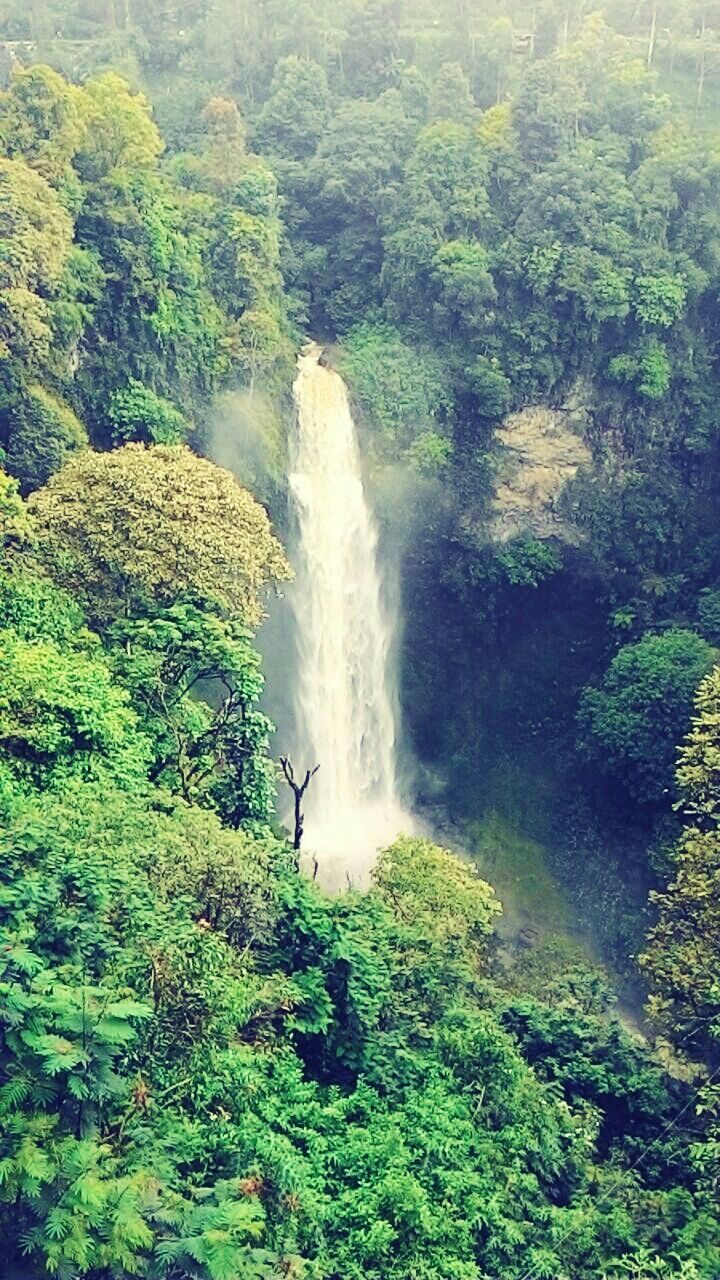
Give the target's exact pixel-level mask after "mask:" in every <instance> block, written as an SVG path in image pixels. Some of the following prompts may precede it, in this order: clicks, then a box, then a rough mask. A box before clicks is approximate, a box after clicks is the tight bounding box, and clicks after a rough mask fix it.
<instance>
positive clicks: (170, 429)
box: [108, 379, 188, 444]
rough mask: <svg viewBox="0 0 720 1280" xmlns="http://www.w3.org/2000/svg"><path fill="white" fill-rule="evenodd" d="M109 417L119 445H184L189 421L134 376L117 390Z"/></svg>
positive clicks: (113, 396)
mask: <svg viewBox="0 0 720 1280" xmlns="http://www.w3.org/2000/svg"><path fill="white" fill-rule="evenodd" d="M108 417H109V419H110V421H111V423H112V426H113V437H114V442H115V444H126V443H127V442H128V441H131V440H134V441H139V442H140V443H141V444H180V443H181V442H182V441H183V440H184V439H185V437H186V435H187V432H188V424H187V422H186V421H185V419H184V417H183V415H182V414H181V413H180V410H179V409H176V408H175V405H174V404H171V402H170V401H169V400H165V399H163V397H162V396H158V395H156V394H155V392H154V391H152V390H151V389H150V387H144V386H143V384H142V383H141V382H136V381H135V380H134V379H131V381H130V382H129V383H128V385H127V386H126V387H122V388H118V390H117V391H115V392H113V395H112V398H111V400H110V408H109V410H108Z"/></svg>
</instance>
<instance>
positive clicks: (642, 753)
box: [580, 631, 716, 801]
mask: <svg viewBox="0 0 720 1280" xmlns="http://www.w3.org/2000/svg"><path fill="white" fill-rule="evenodd" d="M715 659H716V651H715V650H714V649H712V648H711V647H710V645H709V644H707V642H706V641H705V640H703V639H701V637H700V636H698V635H696V634H695V633H694V632H692V631H667V632H665V633H664V634H663V635H647V636H645V637H644V638H643V639H642V640H640V641H639V642H638V643H637V644H634V645H625V646H624V648H622V649H621V650H620V651H619V653H618V654H617V655H616V656H615V658H613V661H612V662H611V664H610V667H609V668H608V671H607V674H606V676H605V678H604V680H603V683H602V685H601V686H600V688H598V689H586V690H585V692H584V694H583V697H582V700H581V703H580V729H581V733H582V735H583V737H582V742H583V747H584V750H585V751H586V752H587V754H588V756H589V757H590V758H591V759H592V760H593V761H594V762H595V763H596V764H597V765H598V766H599V767H600V768H601V769H602V770H604V771H605V772H608V773H610V774H613V775H615V776H616V777H618V778H619V779H620V780H621V781H622V782H623V783H624V784H625V786H627V788H628V789H629V791H630V792H631V793H632V794H633V795H634V796H635V797H636V798H637V799H639V800H645V801H647V800H649V801H658V800H660V799H662V797H663V796H664V795H666V794H667V793H668V792H669V791H670V790H671V788H672V784H673V773H674V762H675V749H676V746H677V744H678V743H679V742H681V741H682V739H683V738H684V736H685V734H686V733H687V731H688V729H689V727H690V713H691V710H692V704H693V698H694V696H695V693H696V691H697V688H698V685H699V684H700V681H701V680H702V678H703V676H705V675H707V673H708V671H709V670H710V668H711V667H712V665H713V663H714V662H715Z"/></svg>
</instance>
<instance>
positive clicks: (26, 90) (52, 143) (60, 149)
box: [0, 66, 82, 194]
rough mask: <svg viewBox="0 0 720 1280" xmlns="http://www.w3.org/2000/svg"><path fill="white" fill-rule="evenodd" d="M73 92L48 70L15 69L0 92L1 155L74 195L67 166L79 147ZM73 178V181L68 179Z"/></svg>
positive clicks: (40, 68)
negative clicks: (16, 160)
mask: <svg viewBox="0 0 720 1280" xmlns="http://www.w3.org/2000/svg"><path fill="white" fill-rule="evenodd" d="M79 97H80V95H79V93H78V90H77V89H75V88H73V87H72V86H71V85H69V84H68V83H67V81H65V80H63V78H62V76H60V75H58V73H57V72H56V71H53V70H52V69H51V68H50V67H45V66H34V67H24V68H16V70H15V73H14V75H13V77H12V80H11V82H10V88H9V89H8V90H7V91H6V92H5V93H3V94H0V138H1V139H2V143H3V151H4V153H5V155H7V156H9V157H11V158H13V159H14V158H22V159H23V160H24V161H25V163H26V164H28V165H30V167H31V168H32V169H35V170H36V172H37V173H39V174H41V175H42V177H43V178H45V179H46V180H47V181H48V182H49V183H50V184H51V185H53V186H60V187H63V188H65V189H66V191H68V192H72V193H73V194H75V190H76V188H77V179H76V178H74V175H73V173H72V169H71V162H72V159H73V157H74V155H75V152H76V151H77V148H78V146H79V144H80V140H81V136H82V126H81V120H80V112H79V106H78V103H79ZM73 179H74V181H73Z"/></svg>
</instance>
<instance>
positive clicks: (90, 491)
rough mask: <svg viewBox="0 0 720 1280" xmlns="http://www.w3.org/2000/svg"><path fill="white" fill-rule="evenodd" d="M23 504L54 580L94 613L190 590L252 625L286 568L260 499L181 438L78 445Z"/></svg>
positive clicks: (286, 573)
mask: <svg viewBox="0 0 720 1280" xmlns="http://www.w3.org/2000/svg"><path fill="white" fill-rule="evenodd" d="M30 510H31V512H32V513H33V515H34V517H35V519H36V520H37V524H38V530H39V536H40V555H41V557H42V559H43V560H44V562H45V563H46V564H47V565H48V567H49V568H50V569H51V571H52V573H53V576H54V577H55V579H56V581H57V582H58V583H59V584H60V585H61V586H64V587H66V588H68V589H70V590H72V591H73V592H75V593H76V594H77V596H78V597H79V598H80V599H82V600H84V601H85V602H87V604H88V607H89V609H90V612H91V615H93V616H98V617H100V618H102V617H113V616H116V615H117V614H120V613H122V612H123V611H124V610H125V609H126V608H127V607H128V606H129V605H131V604H132V602H133V601H135V602H140V603H142V602H143V601H145V600H150V599H156V600H161V601H167V602H171V601H172V600H174V599H175V598H176V597H177V596H178V595H180V594H188V595H191V596H195V597H196V598H199V599H201V600H202V599H209V600H213V601H215V602H216V603H217V604H219V605H221V606H222V607H223V608H225V609H229V610H232V611H234V612H236V613H238V614H239V615H240V616H241V617H242V618H243V620H244V621H245V622H246V624H247V625H248V626H253V625H255V624H257V622H259V620H260V618H261V617H262V605H261V596H262V592H263V590H264V588H265V587H266V586H268V585H270V584H271V583H273V582H281V581H283V580H285V579H286V578H287V577H288V576H289V569H288V566H287V562H286V560H285V557H284V555H283V552H282V549H281V547H280V544H279V542H278V541H277V539H276V538H275V537H274V536H273V534H272V533H271V531H270V524H269V521H268V518H267V516H266V514H265V512H264V511H263V509H262V508H261V507H260V506H258V504H257V503H256V502H255V501H254V500H253V499H252V498H251V497H250V495H249V494H248V493H246V492H245V491H244V490H242V489H241V488H240V487H239V486H238V485H237V484H236V482H235V481H234V479H233V478H232V476H231V475H230V474H229V473H228V472H226V471H222V470H221V469H220V468H219V467H216V466H214V465H213V464H212V463H211V462H206V461H205V460H203V459H201V458H197V457H195V456H194V455H193V454H191V453H190V451H189V450H188V449H186V448H184V447H181V446H174V447H171V446H167V445H155V446H152V447H150V448H147V447H145V446H144V445H141V444H129V445H125V446H124V447H123V448H122V449H117V450H116V451H115V452H113V453H110V454H101V453H92V452H87V453H84V454H81V455H79V456H78V457H77V458H76V459H74V460H73V461H71V462H70V463H69V464H68V465H67V466H66V467H65V468H64V469H63V471H62V472H60V473H59V475H57V476H55V477H53V479H52V480H51V481H50V482H49V484H48V485H47V486H46V487H45V488H44V489H41V490H39V491H38V492H37V493H36V494H33V496H32V498H31V500H30Z"/></svg>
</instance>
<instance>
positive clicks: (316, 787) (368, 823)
mask: <svg viewBox="0 0 720 1280" xmlns="http://www.w3.org/2000/svg"><path fill="white" fill-rule="evenodd" d="M321 355H322V349H321V348H320V347H318V346H316V345H315V344H310V345H308V347H306V348H304V349H303V353H302V355H301V356H300V357H299V359H298V375H297V380H296V382H295V385H294V396H295V404H296V408H297V429H296V431H295V433H294V437H293V443H292V451H291V472H290V491H291V497H292V501H293V506H294V513H295V517H296V524H297V534H298V546H297V553H296V557H295V558H296V562H297V578H296V582H295V584H294V586H293V589H292V604H293V610H294V614H295V624H296V633H297V645H298V675H297V683H296V690H295V719H296V726H297V752H298V761H297V762H298V764H299V765H300V766H301V768H302V770H303V771H304V770H305V768H306V767H308V766H309V767H312V766H314V765H316V764H319V765H320V769H319V772H318V774H317V775H316V777H315V778H314V779H313V782H312V784H311V786H310V788H309V790H308V792H307V795H306V798H305V815H306V822H305V844H304V848H306V849H307V851H308V852H311V853H315V854H317V855H318V858H319V861H320V867H321V875H322V877H323V880H324V881H326V882H327V880H328V878H330V879H333V878H334V879H335V880H336V881H337V882H338V884H337V887H341V885H340V883H339V881H340V880H341V879H342V877H343V876H344V877H346V878H347V879H350V880H351V881H352V883H354V884H356V883H361V882H362V881H363V880H364V879H365V878H366V877H367V873H368V871H369V868H370V866H371V865H372V860H373V857H374V854H375V852H376V851H377V849H378V847H379V846H381V845H382V844H383V843H385V844H387V843H389V842H390V841H392V840H393V839H394V838H395V836H397V835H398V833H399V832H400V831H401V830H406V831H407V830H408V829H409V826H410V823H409V820H408V817H407V815H406V814H404V813H403V810H402V806H401V804H400V800H399V797H398V781H397V767H396V748H397V737H398V713H397V700H396V697H395V690H394V683H393V679H392V653H393V642H394V626H393V619H392V618H391V616H390V614H389V611H388V610H387V608H386V606H385V603H384V601H383V595H382V586H381V578H380V572H379V566H378V554H377V550H378V548H377V532H376V529H375V524H374V522H373V519H372V516H371V513H370V510H369V508H368V505H367V502H366V499H365V493H364V490H363V482H362V474H361V467H360V453H359V449H358V442H357V436H356V432H355V424H354V422H353V419H352V414H351V411H350V404H349V401H348V393H347V388H346V386H345V383H344V382H343V380H342V378H341V377H340V376H339V375H338V374H337V373H335V372H334V371H333V370H331V369H328V368H325V367H323V365H322V364H321V363H320V357H321Z"/></svg>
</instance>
